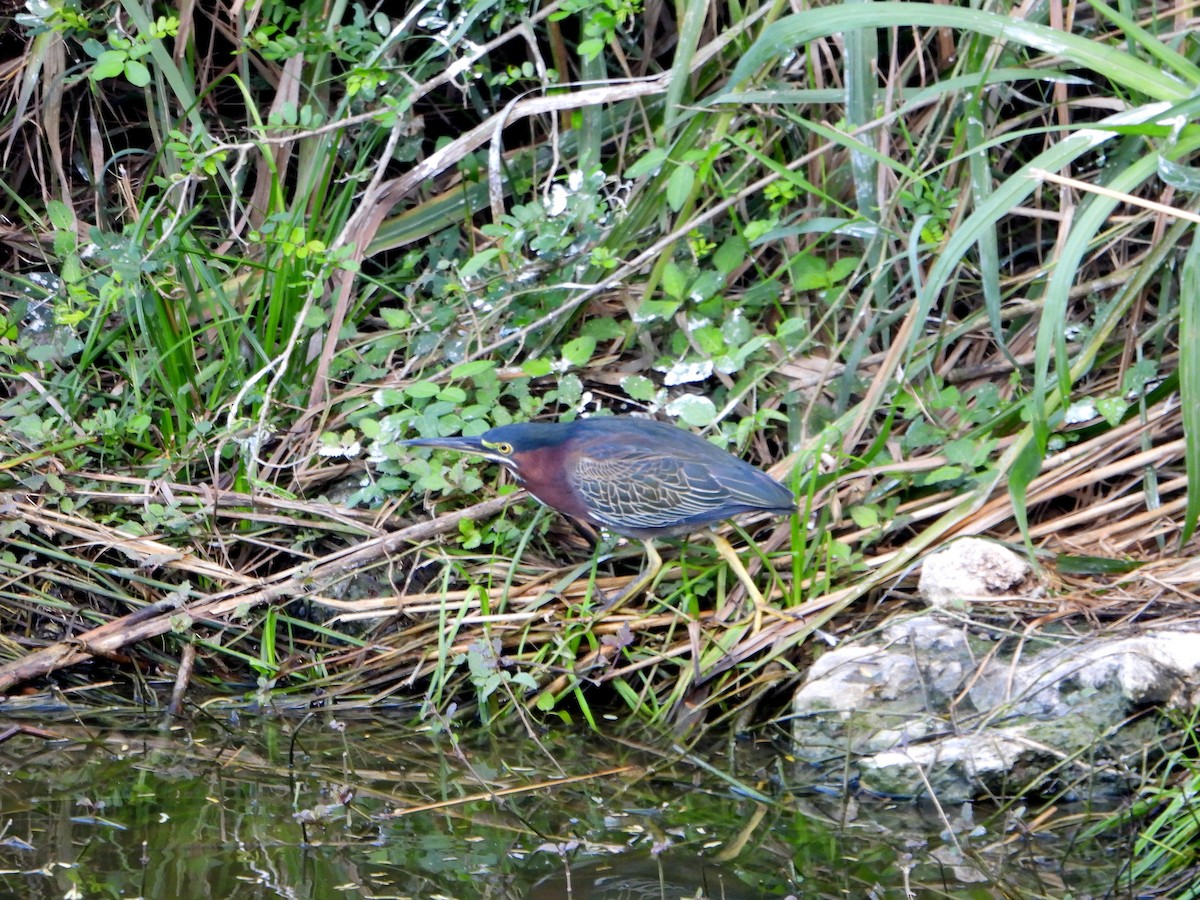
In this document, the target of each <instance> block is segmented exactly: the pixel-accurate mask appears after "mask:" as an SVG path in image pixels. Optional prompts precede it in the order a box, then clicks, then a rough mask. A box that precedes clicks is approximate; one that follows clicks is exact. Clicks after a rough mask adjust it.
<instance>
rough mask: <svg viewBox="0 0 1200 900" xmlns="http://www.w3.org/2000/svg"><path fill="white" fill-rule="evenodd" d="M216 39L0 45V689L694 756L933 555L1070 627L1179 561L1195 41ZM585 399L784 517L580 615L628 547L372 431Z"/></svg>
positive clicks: (312, 27) (1060, 32)
mask: <svg viewBox="0 0 1200 900" xmlns="http://www.w3.org/2000/svg"><path fill="white" fill-rule="evenodd" d="M239 9H240V10H241V11H240V13H239V15H240V16H241V17H240V18H236V19H229V18H226V17H225V16H226V13H225V12H224V11H223V10H222V11H219V12H214V11H209V10H207V9H200V8H196V9H191V8H189V10H190V15H191V16H192V18H191V19H188V20H181V19H179V18H177V14H171V13H168V12H167V11H166V10H165V9H161V10H160V9H158V8H152V7H150V6H148V5H145V4H142V3H139V2H135V0H120V2H116V3H112V4H108V5H104V6H101V7H89V8H83V7H80V6H77V5H71V4H66V5H59V6H57V7H55V8H51V7H50V6H45V5H41V4H30V5H29V7H28V9H27V11H26V12H24V13H22V14H21V15H19V16H18V17H17V18H16V19H15V20H14V21H12V22H11V23H10V24H9V25H8V26H7V27H6V31H5V32H4V33H3V35H2V38H0V39H2V40H3V42H4V43H3V46H4V52H5V58H6V59H8V60H10V62H11V63H12V73H13V74H12V77H11V78H9V79H8V81H7V85H8V87H7V90H8V92H9V98H10V102H9V103H8V104H7V105H6V107H5V109H6V112H5V115H4V119H3V126H4V128H3V133H2V135H0V137H2V138H3V145H4V153H5V157H6V160H7V162H6V164H5V166H4V174H3V177H2V178H0V187H2V188H3V196H2V197H0V203H2V204H3V210H2V212H3V215H4V217H5V221H6V223H7V224H6V225H5V226H4V228H5V241H4V253H5V265H4V275H3V276H2V279H0V290H2V297H3V299H2V305H0V315H2V316H3V320H2V321H0V353H2V354H3V357H4V364H3V368H2V370H0V417H2V418H3V422H4V428H3V435H2V436H0V441H2V442H3V443H2V449H3V458H2V460H0V479H2V482H0V487H2V489H3V491H4V502H3V506H2V507H0V516H2V521H0V530H2V533H3V536H4V540H5V545H4V547H3V550H2V552H0V570H2V572H3V579H2V582H0V585H2V586H0V613H2V615H3V617H4V622H5V628H4V636H3V643H2V644H0V664H2V665H3V668H0V686H3V687H4V688H5V689H10V688H12V687H13V686H15V685H16V684H17V683H25V684H31V685H33V686H34V687H40V686H44V685H45V682H44V681H43V680H41V679H44V678H45V677H46V676H47V675H49V674H51V673H56V674H55V676H54V677H55V679H56V683H57V684H59V685H71V686H75V687H87V686H89V685H96V684H100V683H103V682H105V681H106V679H108V678H109V677H111V676H112V675H114V672H115V673H119V675H120V677H121V678H135V679H147V680H150V681H157V680H159V679H163V678H164V677H165V678H166V679H168V680H169V679H172V678H175V677H176V675H177V673H180V672H184V673H187V674H186V678H187V679H190V684H191V687H192V690H193V691H194V692H195V693H196V695H197V696H201V695H204V696H207V695H208V694H209V693H210V692H217V693H219V694H222V695H228V694H230V693H232V694H235V695H239V694H249V695H252V696H255V697H257V698H259V699H267V700H269V701H271V702H273V703H279V704H284V705H287V704H296V705H302V704H307V703H310V702H313V701H314V700H315V699H316V698H322V699H324V700H326V701H329V700H332V699H335V698H336V699H337V700H338V702H342V703H351V702H364V703H365V702H376V701H378V700H379V699H380V698H382V697H400V698H403V699H404V700H406V701H407V700H411V701H413V702H414V703H415V706H414V709H415V710H416V713H415V715H418V716H419V715H432V714H434V713H437V714H438V715H439V718H440V717H441V716H444V715H445V714H446V713H448V712H449V711H450V710H456V711H458V713H459V714H462V713H464V712H467V713H469V714H471V715H472V716H474V717H476V718H479V719H483V720H485V721H487V720H493V719H495V718H496V717H501V716H512V715H514V714H517V715H520V716H524V715H527V714H529V713H532V714H534V715H537V716H542V717H550V718H553V717H559V718H561V719H563V720H570V721H580V720H582V721H587V722H592V723H594V722H595V721H596V718H597V716H598V715H599V714H600V713H601V712H603V711H613V710H615V711H619V713H620V714H621V715H622V716H628V717H636V718H639V719H642V720H648V721H651V722H654V723H657V724H660V725H663V726H668V725H672V724H673V725H674V726H675V727H676V728H677V729H679V730H680V731H681V732H684V733H687V734H689V735H691V736H693V737H694V736H698V735H700V734H702V733H704V732H706V731H707V730H710V729H713V728H729V727H732V726H734V725H735V724H736V725H738V726H745V725H746V724H747V723H752V722H766V721H769V720H770V718H771V716H773V715H775V714H776V713H777V712H778V711H779V710H780V709H782V708H784V707H785V706H786V700H785V697H784V694H785V691H784V689H785V688H787V687H788V686H789V685H790V684H793V683H794V679H795V677H796V675H797V673H799V672H800V671H802V669H803V666H804V664H805V660H806V659H808V658H810V654H811V653H812V652H813V650H812V649H811V648H812V647H813V646H814V642H813V641H812V637H813V635H814V634H815V633H816V632H817V630H818V629H824V630H825V631H826V632H840V631H844V630H846V629H850V628H854V627H859V626H860V625H861V623H862V622H864V621H871V620H872V617H873V616H875V615H876V614H877V613H878V612H880V611H881V610H885V609H886V608H888V607H889V605H891V604H894V603H897V602H902V601H901V600H899V599H893V598H892V597H891V595H889V594H888V593H887V591H888V589H890V588H893V587H895V586H897V585H898V584H901V583H902V582H903V579H904V578H905V577H906V576H907V575H908V573H909V572H910V570H911V567H912V565H913V564H914V562H915V561H917V560H918V559H919V558H920V555H921V554H922V553H923V552H925V551H927V550H929V549H930V548H932V547H935V546H937V545H938V544H940V543H941V542H943V541H945V540H946V539H948V538H951V537H953V536H955V535H961V534H968V533H988V534H992V535H994V536H997V537H1000V538H1002V539H1005V540H1009V541H1012V542H1014V543H1016V544H1024V545H1025V546H1027V547H1030V548H1036V549H1038V550H1039V551H1040V553H1041V558H1042V559H1043V561H1044V562H1047V563H1051V566H1050V571H1051V572H1054V573H1057V574H1058V577H1060V578H1061V579H1063V580H1064V583H1067V584H1073V583H1075V582H1074V580H1075V579H1080V583H1081V584H1082V585H1083V586H1084V587H1085V588H1086V589H1087V590H1088V591H1090V593H1089V594H1088V595H1087V598H1088V599H1087V603H1086V604H1085V603H1082V602H1079V603H1077V602H1075V601H1073V600H1072V601H1069V602H1067V603H1066V604H1065V605H1064V606H1063V608H1062V609H1061V610H1060V611H1059V612H1058V613H1056V614H1059V615H1079V616H1089V617H1091V618H1092V620H1093V621H1102V620H1113V619H1123V618H1125V617H1128V616H1132V615H1144V614H1145V609H1144V603H1143V600H1144V599H1145V596H1146V592H1145V590H1144V589H1143V588H1142V587H1140V583H1139V582H1138V581H1137V578H1138V577H1139V576H1137V575H1136V574H1135V575H1132V576H1130V575H1127V574H1113V573H1112V572H1111V571H1109V570H1107V569H1105V568H1104V567H1103V566H1101V565H1099V564H1098V563H1097V564H1094V565H1089V566H1083V567H1080V566H1078V565H1076V566H1075V567H1074V569H1073V570H1071V571H1072V572H1073V571H1076V570H1080V569H1082V570H1083V571H1085V572H1086V574H1085V575H1078V574H1067V572H1068V570H1067V569H1066V568H1061V569H1060V568H1058V567H1057V566H1055V565H1053V563H1055V560H1056V557H1071V558H1073V559H1074V558H1094V559H1096V560H1116V561H1119V562H1120V563H1121V564H1122V565H1123V567H1125V568H1128V567H1129V565H1130V564H1137V563H1143V562H1148V561H1154V562H1155V563H1156V565H1157V566H1159V567H1162V566H1166V565H1170V563H1169V560H1170V558H1171V557H1172V555H1173V554H1175V553H1176V552H1178V551H1179V549H1180V548H1181V547H1185V546H1191V539H1192V535H1193V531H1194V529H1195V525H1196V522H1197V519H1198V517H1200V494H1198V493H1197V492H1192V493H1191V494H1190V495H1189V493H1188V490H1187V486H1188V472H1189V471H1191V472H1193V473H1194V472H1196V471H1197V470H1198V469H1200V437H1198V436H1200V362H1198V358H1197V356H1196V354H1195V353H1194V352H1191V348H1193V347H1194V346H1195V344H1196V339H1197V321H1198V316H1197V303H1200V250H1197V249H1196V242H1195V241H1194V238H1193V232H1194V230H1195V227H1196V224H1197V222H1200V217H1198V215H1197V212H1196V209H1197V201H1196V196H1197V194H1196V191H1197V186H1198V185H1200V176H1198V170H1197V169H1196V167H1195V165H1194V163H1195V160H1194V156H1195V152H1196V150H1197V148H1198V147H1200V127H1197V125H1196V124H1195V121H1194V120H1195V118H1196V110H1197V108H1198V106H1200V100H1197V99H1195V95H1196V92H1197V89H1198V88H1200V64H1198V61H1197V58H1198V57H1200V47H1198V46H1197V41H1196V38H1195V28H1194V24H1195V22H1194V11H1193V10H1192V9H1191V8H1190V7H1187V6H1184V5H1171V4H1167V5H1158V6H1154V5H1144V6H1132V5H1129V4H1123V5H1118V6H1117V7H1110V6H1108V5H1106V4H1104V3H1102V2H1099V0H1094V2H1091V3H1089V4H1087V5H1085V6H1064V5H1060V4H1049V5H1045V6H1040V7H1036V8H1035V10H1034V11H1032V12H1031V11H1030V10H1028V9H1026V8H1025V7H1021V8H1017V7H1016V6H1013V7H1012V8H1005V7H991V8H989V10H988V11H982V10H976V9H968V8H965V7H957V6H943V5H932V4H923V3H887V2H884V3H846V4H833V5H828V6H822V7H814V8H811V9H805V10H803V11H801V12H797V13H790V12H789V7H788V6H787V5H786V4H782V3H773V4H767V5H755V4H750V5H748V6H747V5H741V4H733V5H731V6H729V7H721V8H720V14H719V15H718V14H716V13H714V10H715V9H716V7H713V6H712V5H711V4H699V3H690V4H689V3H681V4H677V5H676V6H674V7H671V6H664V5H660V4H645V5H643V4H642V3H638V2H623V0H601V2H590V0H569V2H562V3H558V4H550V5H547V6H542V7H538V8H534V9H527V8H525V7H521V8H520V9H518V8H515V7H513V6H512V5H511V4H504V3H498V2H477V3H467V4H454V5H449V6H446V5H442V6H437V5H431V4H417V5H413V6H411V7H410V8H409V9H407V10H406V11H405V14H404V18H403V19H400V20H394V19H388V18H386V17H385V16H383V15H382V14H380V13H377V12H374V11H372V10H370V9H368V8H365V7H362V6H359V5H356V4H349V3H343V2H337V3H333V4H320V3H311V2H309V3H300V4H283V3H280V2H275V0H268V2H264V3H261V4H258V5H254V6H253V7H251V8H246V9H242V8H239ZM160 13H161V14H160ZM601 411H611V412H619V413H629V412H643V413H650V414H654V415H656V416H658V417H660V418H663V419H666V420H671V421H675V422H678V423H679V424H681V425H684V426H687V427H690V428H693V429H697V430H699V431H700V432H701V433H703V434H704V435H705V436H707V437H709V438H710V439H711V440H713V441H714V442H716V443H717V444H719V445H720V446H723V447H726V448H727V449H729V450H730V451H732V452H735V453H737V454H739V455H741V456H742V457H743V458H745V459H748V460H750V461H752V462H753V463H755V464H756V465H759V466H761V467H763V468H767V469H769V470H770V471H771V472H772V473H773V474H774V475H775V476H776V477H778V478H779V479H780V480H782V481H784V482H785V483H787V484H788V485H790V486H791V487H792V488H793V489H794V491H795V493H796V496H797V498H798V509H799V512H798V514H797V515H796V516H795V517H793V519H792V520H791V521H786V520H784V521H774V522H763V521H760V522H755V523H751V524H749V525H747V526H746V527H745V528H744V529H742V528H738V529H733V530H730V531H728V532H727V534H728V535H729V536H730V537H731V538H732V539H733V540H734V543H735V545H736V546H737V547H738V549H739V551H740V554H741V557H740V559H741V567H740V568H739V566H736V565H731V563H730V561H729V560H728V559H726V558H723V557H721V556H720V555H719V554H717V553H716V552H715V551H714V550H713V549H712V548H711V544H710V542H708V541H707V540H705V539H703V538H700V537H698V538H696V539H693V540H692V541H690V542H688V543H686V545H684V546H682V547H679V546H676V547H675V548H674V550H673V552H670V553H668V563H669V564H668V567H667V570H666V571H665V573H664V574H663V576H662V577H661V579H660V580H659V581H658V582H657V584H656V585H655V587H654V589H653V591H652V592H651V593H650V594H649V595H646V596H644V597H643V598H641V600H640V601H638V602H636V603H632V604H626V605H624V606H623V607H622V608H621V610H619V611H618V612H616V613H613V614H606V613H605V611H604V609H603V599H604V596H606V595H608V594H609V593H612V592H615V591H618V590H619V589H620V587H621V586H622V585H623V584H624V583H626V582H627V581H628V579H630V578H632V577H633V575H634V573H635V572H636V571H637V570H638V567H639V562H640V560H639V559H638V558H637V557H638V553H639V552H640V551H639V549H638V548H636V547H623V546H622V547H612V546H611V545H602V548H601V550H600V551H599V552H595V551H593V548H592V547H591V546H590V544H589V543H588V540H587V539H585V538H583V537H581V536H580V535H579V534H577V533H576V532H574V531H573V530H572V529H571V528H570V527H569V526H568V525H567V524H566V523H564V522H563V521H562V520H560V519H558V518H557V517H556V516H554V515H553V514H551V513H548V512H546V511H545V510H542V509H540V508H538V507H537V506H536V504H534V503H533V502H532V501H525V502H517V503H513V504H511V505H507V506H506V505H505V504H504V501H503V498H504V497H506V496H509V495H510V494H512V493H513V491H514V490H515V487H514V486H513V485H512V484H510V483H509V482H508V480H507V479H506V478H505V477H504V476H503V475H502V474H500V473H498V472H497V471H496V470H495V468H494V467H488V466H484V465H481V464H479V462H478V461H473V460H471V459H468V458H460V457H457V456H453V455H443V454H435V455H433V456H429V455H427V454H426V455H414V454H412V453H410V452H408V451H407V450H406V449H405V448H401V447H399V446H397V442H398V441H399V440H403V439H404V438H407V437H414V436H433V435H446V434H456V433H465V434H478V433H481V432H483V431H484V430H486V429H488V428H490V427H493V426H495V425H500V424H506V423H509V422H513V421H525V420H533V419H543V420H554V419H570V418H572V417H576V416H580V415H594V414H599V413H601ZM498 498H499V499H498ZM1156 571H1158V572H1159V573H1160V574H1161V572H1162V569H1161V568H1159V569H1157V570H1156ZM1157 577H1158V576H1156V578H1157ZM1122 578H1124V579H1125V581H1124V582H1120V581H1119V579H1122ZM1131 579H1132V580H1131ZM1159 582H1161V578H1160V579H1159ZM1118 584H1121V585H1123V586H1121V587H1115V586H1116V585H1118ZM1156 590H1157V589H1156ZM754 591H757V592H759V593H760V594H761V595H762V596H763V597H764V598H765V599H766V600H767V601H769V602H770V603H771V604H772V605H773V606H774V607H776V608H777V609H779V610H780V611H781V615H780V616H779V617H778V618H777V619H773V620H771V621H767V622H763V623H756V622H755V621H754V619H753V618H752V617H751V616H750V615H748V610H752V609H753V607H754V604H753V602H752V601H753V596H752V593H750V594H748V592H754ZM1131 597H1133V598H1134V601H1133V602H1130V598H1131ZM1174 602H1181V601H1176V600H1174V599H1173V598H1172V597H1167V598H1166V599H1165V600H1164V601H1163V604H1164V605H1163V607H1160V609H1162V608H1169V606H1170V604H1171V603H1174ZM92 629H100V631H98V632H96V631H92ZM818 643H819V642H818ZM185 649H186V655H185ZM118 653H119V654H120V655H119V656H117V657H116V662H115V663H109V662H104V661H95V660H96V659H97V654H100V655H101V656H100V659H101V660H103V654H118ZM193 654H194V659H193V658H192V656H193ZM185 659H186V660H187V661H188V662H189V663H194V667H193V666H192V665H190V664H189V665H184V666H181V665H180V662H181V660H185ZM85 661H93V662H91V663H90V666H78V665H73V666H72V665H67V664H76V663H81V662H85ZM114 666H115V668H113V667H114ZM95 690H97V691H100V692H101V693H103V691H104V690H106V689H103V688H95ZM85 694H86V691H85Z"/></svg>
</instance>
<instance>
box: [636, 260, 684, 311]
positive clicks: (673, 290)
mask: <svg viewBox="0 0 1200 900" xmlns="http://www.w3.org/2000/svg"><path fill="white" fill-rule="evenodd" d="M662 286H663V290H664V291H666V292H667V296H668V297H673V298H675V299H676V300H682V299H683V297H684V294H685V293H686V292H687V276H686V275H684V274H683V269H681V268H679V265H678V264H677V263H676V262H675V260H671V261H669V262H668V263H667V264H666V265H665V266H663V274H662ZM642 306H643V307H644V306H645V304H644V303H643V304H642ZM672 312H674V310H672Z"/></svg>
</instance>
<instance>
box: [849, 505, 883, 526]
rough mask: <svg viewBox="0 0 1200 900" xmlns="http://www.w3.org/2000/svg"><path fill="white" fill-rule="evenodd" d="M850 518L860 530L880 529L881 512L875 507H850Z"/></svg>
mask: <svg viewBox="0 0 1200 900" xmlns="http://www.w3.org/2000/svg"><path fill="white" fill-rule="evenodd" d="M850 518H851V519H853V520H854V524H855V525H857V526H858V527H859V528H867V529H871V528H878V527H879V510H877V509H876V508H875V507H874V506H852V507H850Z"/></svg>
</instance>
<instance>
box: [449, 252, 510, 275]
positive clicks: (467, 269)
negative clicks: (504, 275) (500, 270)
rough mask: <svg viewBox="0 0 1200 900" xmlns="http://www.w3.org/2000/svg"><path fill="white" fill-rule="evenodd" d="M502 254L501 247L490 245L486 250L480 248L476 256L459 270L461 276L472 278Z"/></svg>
mask: <svg viewBox="0 0 1200 900" xmlns="http://www.w3.org/2000/svg"><path fill="white" fill-rule="evenodd" d="M499 255H500V248H499V247H489V248H488V249H486V250H480V251H479V252H478V253H476V254H475V255H474V256H472V257H471V258H470V259H468V260H467V261H466V263H464V264H463V267H462V268H461V269H459V270H458V277H459V278H470V277H471V276H472V275H474V274H475V273H476V272H478V271H479V270H480V269H482V268H483V267H484V266H486V265H487V264H488V263H490V262H491V261H492V260H494V259H496V258H497V257H498V256H499Z"/></svg>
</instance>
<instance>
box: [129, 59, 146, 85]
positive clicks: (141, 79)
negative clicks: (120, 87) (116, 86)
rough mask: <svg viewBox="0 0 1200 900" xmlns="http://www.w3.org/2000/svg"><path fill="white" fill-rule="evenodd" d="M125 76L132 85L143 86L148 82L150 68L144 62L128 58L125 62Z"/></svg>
mask: <svg viewBox="0 0 1200 900" xmlns="http://www.w3.org/2000/svg"><path fill="white" fill-rule="evenodd" d="M125 77H126V78H127V79H129V83H130V84H132V85H133V86H134V87H145V86H146V85H148V84H149V83H150V70H149V69H147V68H146V64H145V63H141V62H138V61H137V60H136V59H130V60H127V61H126V63H125Z"/></svg>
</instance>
